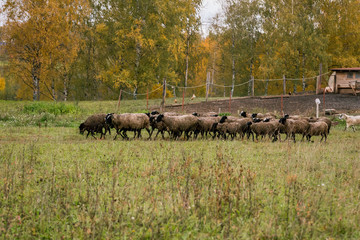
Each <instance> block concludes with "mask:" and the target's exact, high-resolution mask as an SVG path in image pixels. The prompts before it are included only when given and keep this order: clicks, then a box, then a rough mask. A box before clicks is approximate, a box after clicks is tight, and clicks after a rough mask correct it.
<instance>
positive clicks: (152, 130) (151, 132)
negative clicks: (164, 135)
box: [149, 127, 159, 138]
mask: <svg viewBox="0 0 360 240" xmlns="http://www.w3.org/2000/svg"><path fill="white" fill-rule="evenodd" d="M154 130H155V128H153V127H152V128H151V131H150V133H149V135H150V136H149V138H151V136H152V134H153V132H154ZM158 132H159V129H158Z"/></svg>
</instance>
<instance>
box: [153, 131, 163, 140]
mask: <svg viewBox="0 0 360 240" xmlns="http://www.w3.org/2000/svg"><path fill="white" fill-rule="evenodd" d="M159 132H160V131H159V130H158V131H157V133H156V135H155V137H154V140H156V138H157V136H158V135H159ZM163 138H164V134H163Z"/></svg>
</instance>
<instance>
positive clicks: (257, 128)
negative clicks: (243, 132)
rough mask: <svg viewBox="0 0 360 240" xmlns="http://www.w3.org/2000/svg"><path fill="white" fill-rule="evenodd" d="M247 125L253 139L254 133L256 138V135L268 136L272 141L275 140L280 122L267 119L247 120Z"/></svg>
mask: <svg viewBox="0 0 360 240" xmlns="http://www.w3.org/2000/svg"><path fill="white" fill-rule="evenodd" d="M248 126H249V127H250V134H251V135H252V139H253V141H254V133H255V136H256V140H258V137H259V136H261V138H264V137H266V136H268V137H269V138H270V139H271V138H273V139H272V140H273V142H275V141H276V140H277V135H278V133H279V127H280V123H279V122H277V121H268V122H264V121H262V122H257V123H256V122H255V123H253V122H248Z"/></svg>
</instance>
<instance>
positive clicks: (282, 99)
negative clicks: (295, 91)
mask: <svg viewBox="0 0 360 240" xmlns="http://www.w3.org/2000/svg"><path fill="white" fill-rule="evenodd" d="M281 114H282V115H283V116H284V97H283V94H281Z"/></svg>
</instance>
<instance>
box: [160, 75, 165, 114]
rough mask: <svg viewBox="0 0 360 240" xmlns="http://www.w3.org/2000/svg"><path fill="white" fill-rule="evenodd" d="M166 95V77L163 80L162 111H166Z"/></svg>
mask: <svg viewBox="0 0 360 240" xmlns="http://www.w3.org/2000/svg"><path fill="white" fill-rule="evenodd" d="M165 97H166V78H164V81H163V96H162V101H161V104H160V111H161V112H163V111H165Z"/></svg>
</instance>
